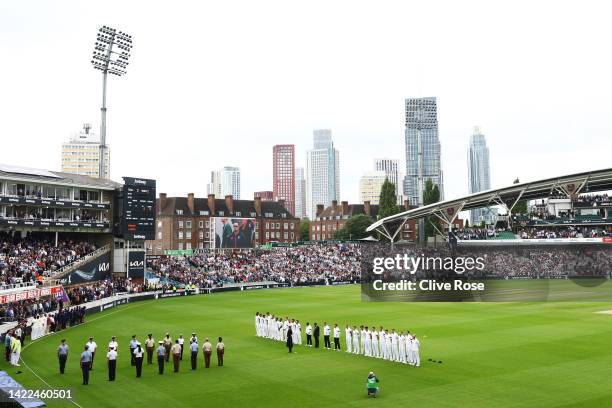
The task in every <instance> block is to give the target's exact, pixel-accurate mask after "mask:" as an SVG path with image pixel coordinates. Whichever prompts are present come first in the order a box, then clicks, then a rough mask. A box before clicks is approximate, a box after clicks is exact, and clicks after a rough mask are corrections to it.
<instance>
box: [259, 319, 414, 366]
mask: <svg viewBox="0 0 612 408" xmlns="http://www.w3.org/2000/svg"><path fill="white" fill-rule="evenodd" d="M289 327H291V332H292V338H293V344H295V345H301V344H302V325H301V323H300V321H299V320H294V319H289V318H287V317H285V319H284V320H283V319H281V318H279V317H275V316H274V315H272V314H267V315H263V314H259V313H258V314H256V315H255V332H256V334H257V336H258V337H265V338H267V339H272V340H277V341H283V342H284V341H287V332H288V330H289ZM331 330H332V329H331V328H330V327H329V325H328V324H327V323H325V324H324V326H323V336H329V335H330V334H331ZM333 332H334V333H333V334H334V338H337V339H339V338H340V328H339V327H338V325H337V324H335V325H334V328H333ZM312 333H313V327H312V326H311V325H310V324H308V325H307V326H306V335H307V336H308V335H312ZM344 333H345V341H346V352H347V353H352V354H361V355H364V356H366V357H375V358H382V359H384V360H389V361H394V362H397V363H403V364H410V365H412V366H415V367H419V366H420V365H421V356H420V349H421V342H420V341H419V339H418V338H417V336H416V334H410V331H407V332H406V333H404V332H399V333H397V332H396V331H395V329H393V330H392V331H391V333H389V330H385V329H384V328H383V327H382V326H381V327H380V330H376V328H375V327H373V330H370V329H369V328H368V327H367V326H365V327H364V326H360V327H359V328H357V326H353V328H352V329H351V327H350V326H346V328H345V329H344ZM310 347H312V345H310Z"/></svg>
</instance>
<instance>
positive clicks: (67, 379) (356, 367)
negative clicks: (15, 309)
mask: <svg viewBox="0 0 612 408" xmlns="http://www.w3.org/2000/svg"><path fill="white" fill-rule="evenodd" d="M557 284H558V285H572V283H571V282H566V283H563V282H559V283H557ZM607 309H612V302H608V303H604V302H597V303H570V302H543V303H461V304H458V303H383V302H376V303H368V302H361V297H360V291H359V286H355V285H353V286H343V287H318V288H295V289H275V290H262V291H250V292H233V293H231V292H230V293H220V294H214V295H209V296H193V297H182V298H172V299H165V300H159V301H146V302H136V303H132V304H129V305H125V306H121V307H118V308H115V309H111V310H109V311H108V312H105V313H101V314H96V315H93V316H91V317H90V318H89V319H88V321H87V323H86V324H85V325H82V326H78V327H76V328H74V329H69V330H67V331H65V332H62V333H61V334H59V335H51V336H48V337H46V338H44V339H42V340H39V341H37V342H34V343H32V344H31V345H28V346H27V347H26V348H25V350H24V351H23V353H22V357H23V360H24V362H25V363H26V364H27V365H28V366H29V367H30V368H31V369H32V370H33V371H34V372H35V373H36V374H37V376H39V377H40V378H42V379H43V380H44V381H45V382H46V383H48V384H49V385H47V384H45V383H44V382H43V381H42V380H41V379H39V378H37V376H35V375H34V374H33V373H32V372H30V371H29V370H28V368H26V367H25V366H24V365H22V367H20V368H19V370H21V371H22V373H21V374H16V372H17V371H18V369H16V368H9V367H8V366H7V364H6V363H5V362H4V361H2V363H1V364H0V365H1V367H0V369H3V370H7V371H8V372H9V374H11V375H13V376H14V378H15V379H16V380H17V381H18V382H20V383H21V384H22V385H24V386H26V387H28V388H33V389H46V388H48V387H49V386H51V387H53V388H63V389H65V388H71V389H72V390H73V396H74V401H75V402H76V403H77V404H78V405H79V406H81V407H172V408H174V407H202V406H211V407H244V408H246V407H273V406H291V407H335V408H340V407H360V406H364V407H365V406H368V407H371V406H384V407H459V406H461V407H498V406H500V407H501V406H503V407H597V406H601V407H605V406H611V404H612V315H604V314H596V313H594V312H596V311H601V310H607ZM255 311H261V312H267V311H270V312H273V313H275V314H281V315H283V316H285V315H288V316H290V317H294V318H298V319H300V320H301V321H302V323H303V324H304V323H305V322H306V321H310V322H314V321H317V322H318V323H319V324H322V323H323V321H325V320H326V321H328V322H330V323H334V322H338V323H339V324H340V325H342V326H344V325H345V324H346V323H350V324H351V325H353V324H357V325H359V324H367V325H368V326H370V325H372V324H376V325H377V326H380V325H383V326H384V327H386V328H397V329H398V330H399V329H402V330H406V329H409V330H411V331H412V332H416V333H417V335H419V337H420V339H421V360H422V366H421V367H420V368H413V367H411V366H407V365H402V364H398V363H391V362H387V361H382V360H378V359H373V358H367V357H362V356H354V355H349V354H346V353H345V352H341V353H338V352H334V351H328V350H325V349H306V348H304V347H296V348H295V353H294V354H292V355H289V354H288V353H287V350H286V348H285V347H284V345H283V344H280V343H278V342H275V341H272V340H266V339H261V338H258V337H256V336H255V328H254V314H255ZM304 326H305V325H304ZM304 326H303V327H304ZM166 331H169V332H171V334H172V337H173V338H176V336H177V335H178V334H179V333H182V334H183V335H185V337H187V338H188V337H189V335H190V334H191V332H193V331H195V332H197V333H198V335H199V337H200V339H202V338H203V337H205V336H207V337H211V338H213V337H214V338H216V337H217V336H219V335H221V336H223V338H224V341H225V343H226V347H227V348H226V354H225V367H223V368H218V367H216V366H213V367H211V368H210V369H208V370H206V369H204V368H202V366H203V358H202V353H201V352H200V355H199V357H200V360H199V368H198V370H197V371H195V372H193V371H191V370H190V369H189V361H188V360H189V359H188V358H187V359H185V360H183V364H182V366H181V372H180V373H179V374H175V373H173V372H172V369H171V368H169V367H168V366H167V367H166V373H165V374H164V375H163V376H160V375H158V374H157V372H156V370H157V367H156V366H155V365H153V366H146V361H145V366H144V367H143V377H142V378H140V379H137V378H135V369H134V368H133V367H131V366H130V361H129V356H128V352H126V350H127V349H128V342H129V339H130V336H131V335H132V334H137V335H138V336H139V339H140V340H141V341H143V340H144V338H145V335H146V333H148V332H153V333H154V336H155V339H156V340H158V339H160V337H161V336H162V335H163V333H164V332H166ZM89 335H93V336H95V338H96V340H97V343H98V344H99V345H105V344H107V343H108V341H109V339H110V337H111V336H112V335H117V336H118V340H119V344H120V346H119V347H120V348H119V362H118V373H117V380H116V382H115V383H109V382H108V381H107V371H106V365H105V362H104V361H103V356H102V354H103V353H102V351H103V349H104V347H100V348H99V350H100V352H99V353H98V356H97V357H96V368H95V370H94V371H93V372H92V376H91V380H90V385H89V386H82V385H81V373H80V370H79V368H78V354H77V353H78V352H80V350H81V348H82V346H83V345H84V343H85V342H86V340H87V338H88V336H89ZM342 336H344V330H342ZM62 337H65V338H66V339H67V340H68V343H69V345H70V346H71V352H72V354H71V355H70V357H69V359H68V365H67V373H66V374H65V375H64V376H60V374H59V373H58V364H57V358H56V356H55V350H56V347H57V345H58V343H59V340H60V339H61V338H62ZM201 342H202V340H201ZM200 346H201V344H200ZM342 346H343V347H344V337H343V338H342ZM429 358H432V359H435V360H442V362H443V363H442V364H438V363H431V362H428V359H429ZM213 361H214V362H215V363H216V356H213ZM371 370H374V371H375V372H376V373H377V374H378V375H379V377H380V379H381V394H380V396H379V398H377V399H376V400H373V399H368V398H367V397H366V395H365V378H366V376H367V373H368V372H369V371H371ZM47 402H48V405H49V406H51V407H55V406H58V407H70V406H75V405H73V404H71V403H70V402H67V401H47Z"/></svg>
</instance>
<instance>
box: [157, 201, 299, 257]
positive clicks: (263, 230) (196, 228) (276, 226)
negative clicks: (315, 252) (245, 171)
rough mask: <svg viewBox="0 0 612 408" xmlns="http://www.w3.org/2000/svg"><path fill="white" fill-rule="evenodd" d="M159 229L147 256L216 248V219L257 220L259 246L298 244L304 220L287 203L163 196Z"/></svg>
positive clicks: (158, 210) (159, 215)
mask: <svg viewBox="0 0 612 408" xmlns="http://www.w3.org/2000/svg"><path fill="white" fill-rule="evenodd" d="M156 212H157V225H156V235H155V238H156V239H155V240H154V241H147V242H146V248H147V253H148V254H152V255H163V254H164V251H165V250H187V249H208V248H213V247H214V245H215V244H214V241H215V233H214V218H216V217H227V218H233V217H235V218H254V219H255V245H259V244H265V243H268V242H272V241H278V242H294V241H297V240H298V239H299V235H300V234H299V230H300V220H299V219H298V218H294V217H293V215H291V213H290V212H289V211H288V210H287V209H286V208H285V205H284V202H283V201H279V202H275V201H263V200H262V199H261V198H255V199H254V200H234V198H233V197H232V196H231V195H229V196H226V197H225V199H218V198H215V195H214V194H210V195H209V196H208V197H207V198H196V197H194V195H193V193H190V194H189V195H188V196H187V197H167V196H166V194H165V193H160V194H159V198H158V199H157V202H156Z"/></svg>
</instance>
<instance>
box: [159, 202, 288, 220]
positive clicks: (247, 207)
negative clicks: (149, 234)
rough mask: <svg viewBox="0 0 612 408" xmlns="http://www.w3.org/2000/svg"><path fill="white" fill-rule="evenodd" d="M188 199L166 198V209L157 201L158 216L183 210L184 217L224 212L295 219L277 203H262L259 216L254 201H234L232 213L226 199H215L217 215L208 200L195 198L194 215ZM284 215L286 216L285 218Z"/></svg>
mask: <svg viewBox="0 0 612 408" xmlns="http://www.w3.org/2000/svg"><path fill="white" fill-rule="evenodd" d="M187 203H188V198H187V197H166V199H165V204H164V208H161V209H160V208H159V205H160V200H159V198H158V199H157V203H156V205H157V208H158V214H160V215H165V216H173V215H177V213H176V210H181V211H182V212H183V215H184V216H199V215H200V212H202V211H207V212H208V214H209V215H210V216H219V212H220V211H223V216H232V215H234V216H235V215H236V213H238V212H239V213H240V217H245V218H249V217H251V216H252V215H251V214H252V213H255V214H256V215H255V217H260V216H265V214H266V213H271V214H273V215H272V218H287V219H289V218H295V217H294V216H293V215H291V213H290V212H289V211H288V210H287V209H286V208H285V207H284V206H283V205H282V204H281V203H280V202H277V201H263V200H262V201H261V214H257V212H256V210H255V201H253V200H233V209H234V211H233V212H232V213H230V212H229V210H228V208H227V203H226V201H225V199H220V198H216V199H215V213H214V214H212V213H211V209H210V208H209V206H208V198H194V200H193V207H194V212H193V213H192V212H191V211H190V209H189V205H188V204H187ZM283 214H284V216H283Z"/></svg>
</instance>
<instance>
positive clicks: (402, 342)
mask: <svg viewBox="0 0 612 408" xmlns="http://www.w3.org/2000/svg"><path fill="white" fill-rule="evenodd" d="M406 339H407V337H406V336H404V332H400V334H399V359H400V362H401V363H404V364H406Z"/></svg>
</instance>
